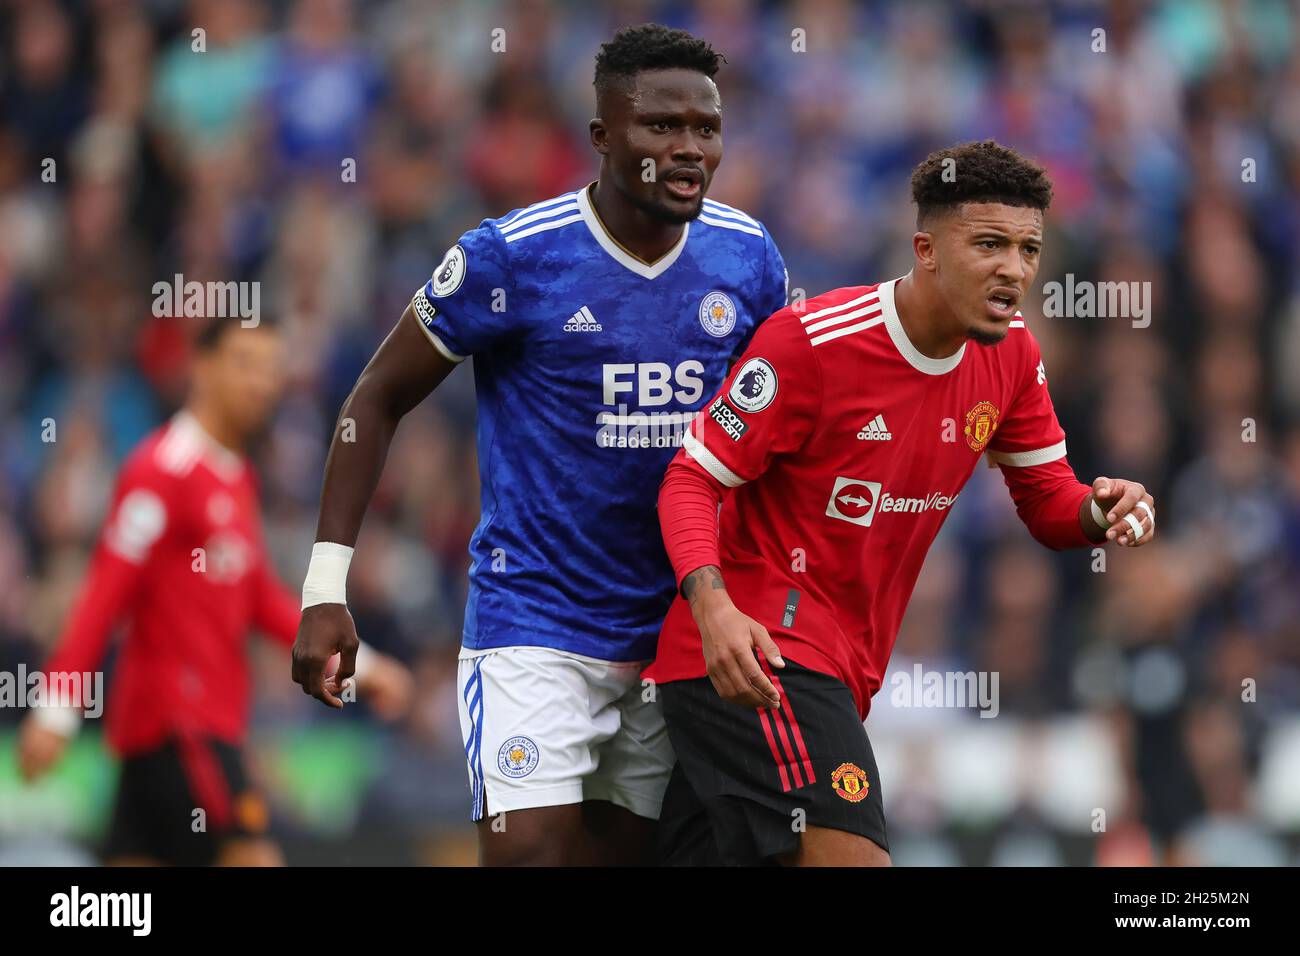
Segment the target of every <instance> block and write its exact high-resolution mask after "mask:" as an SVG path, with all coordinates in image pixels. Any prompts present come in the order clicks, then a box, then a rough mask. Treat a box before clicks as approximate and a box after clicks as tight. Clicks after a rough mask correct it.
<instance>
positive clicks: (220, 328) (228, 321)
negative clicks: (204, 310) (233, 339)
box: [194, 313, 279, 352]
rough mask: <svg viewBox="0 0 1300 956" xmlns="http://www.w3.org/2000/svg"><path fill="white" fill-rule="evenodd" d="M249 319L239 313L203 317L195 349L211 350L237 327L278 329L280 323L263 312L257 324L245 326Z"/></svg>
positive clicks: (197, 333) (197, 350)
mask: <svg viewBox="0 0 1300 956" xmlns="http://www.w3.org/2000/svg"><path fill="white" fill-rule="evenodd" d="M247 321H248V320H247V319H244V318H241V317H240V316H237V315H232V316H224V317H220V318H213V319H202V320H201V324H200V325H199V330H198V332H196V333H195V335H194V351H196V352H211V351H213V350H214V349H216V348H217V346H219V345H220V344H221V340H222V339H223V338H225V337H226V334H227V333H228V332H231V331H234V330H235V329H243V328H267V329H276V328H278V327H279V323H278V322H277V320H276V319H275V317H274V316H271V315H267V314H265V313H264V314H262V315H260V316H258V319H257V325H256V326H251V325H250V326H245V325H244V323H245V322H247Z"/></svg>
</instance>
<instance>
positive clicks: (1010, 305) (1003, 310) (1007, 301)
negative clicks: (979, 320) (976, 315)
mask: <svg viewBox="0 0 1300 956" xmlns="http://www.w3.org/2000/svg"><path fill="white" fill-rule="evenodd" d="M1019 301H1020V297H1019V296H1018V295H1016V294H1015V293H1014V292H1008V291H1005V290H1001V289H999V290H997V291H994V292H992V293H990V294H989V297H988V306H989V311H990V312H992V313H993V315H994V317H996V318H999V319H1009V318H1011V316H1013V315H1015V314H1016V303H1017V302H1019Z"/></svg>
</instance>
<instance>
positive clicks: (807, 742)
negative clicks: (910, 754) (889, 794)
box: [658, 661, 889, 866]
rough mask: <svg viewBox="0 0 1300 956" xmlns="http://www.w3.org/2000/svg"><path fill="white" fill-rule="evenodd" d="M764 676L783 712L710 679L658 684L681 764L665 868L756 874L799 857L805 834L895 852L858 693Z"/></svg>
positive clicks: (665, 821)
mask: <svg viewBox="0 0 1300 956" xmlns="http://www.w3.org/2000/svg"><path fill="white" fill-rule="evenodd" d="M763 668H764V670H765V671H766V673H767V674H768V675H769V677H770V678H771V680H772V682H773V684H774V685H776V688H777V692H778V693H780V695H781V706H780V707H778V708H775V709H769V708H762V709H754V708H747V707H739V706H737V705H735V704H730V703H727V702H726V701H724V700H723V699H722V698H721V697H719V696H718V692H717V691H716V690H714V688H713V684H712V683H711V682H710V681H709V679H708V678H707V677H701V678H698V679H695V680H680V681H671V682H668V683H665V684H662V685H660V687H659V699H660V702H661V703H662V705H663V710H664V720H665V722H666V723H667V725H668V737H669V739H670V740H671V741H672V745H673V749H674V750H676V752H677V764H676V766H675V767H674V768H673V774H672V777H671V779H670V780H669V783H668V790H667V793H666V794H665V795H664V804H663V811H662V813H661V815H660V818H659V841H658V842H659V854H660V861H661V862H662V863H663V864H665V865H668V866H755V865H764V864H771V863H773V862H774V859H773V858H774V857H776V856H778V855H780V854H784V853H787V852H789V851H793V850H795V849H796V848H797V847H798V843H799V834H800V833H801V832H803V829H804V828H805V827H807V826H817V827H826V828H829V829H834V830H846V831H848V832H850V833H858V834H861V835H862V836H865V837H866V838H867V839H869V840H871V841H872V842H873V843H875V844H876V845H877V846H879V847H881V848H882V849H884V850H885V851H886V852H888V850H889V841H888V839H887V837H886V834H885V810H884V803H883V801H882V799H881V793H880V775H879V773H878V772H877V770H876V758H875V756H874V755H873V754H872V752H871V741H870V740H868V739H867V731H866V729H865V728H864V727H863V725H862V720H861V718H860V717H859V716H858V710H857V706H856V705H855V703H854V700H853V693H852V691H850V690H849V689H848V687H846V686H845V685H844V684H843V683H842V682H840V681H839V680H838V679H836V678H834V677H831V676H829V675H827V674H823V673H820V672H818V671H814V670H810V669H809V668H807V667H803V666H801V665H799V664H796V663H794V662H793V661H786V665H785V667H784V668H782V669H779V670H777V669H774V668H771V667H769V666H768V665H767V664H766V662H764V663H763Z"/></svg>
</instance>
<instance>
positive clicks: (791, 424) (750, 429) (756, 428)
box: [678, 309, 822, 488]
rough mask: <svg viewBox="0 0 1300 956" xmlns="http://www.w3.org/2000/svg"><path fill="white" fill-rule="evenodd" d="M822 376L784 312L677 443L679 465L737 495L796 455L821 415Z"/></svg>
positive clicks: (765, 327)
mask: <svg viewBox="0 0 1300 956" xmlns="http://www.w3.org/2000/svg"><path fill="white" fill-rule="evenodd" d="M821 401H822V382H821V369H820V366H819V365H818V363H817V358H816V356H815V355H813V351H812V345H811V344H810V342H809V340H808V335H807V334H806V333H805V332H804V330H803V326H802V325H801V324H800V322H799V318H798V316H796V315H795V314H794V313H793V312H792V311H791V310H790V309H782V310H781V311H780V312H777V313H776V314H775V315H773V316H772V317H771V318H770V319H768V320H767V321H766V322H764V323H763V324H762V325H760V326H759V327H758V331H757V332H756V333H754V338H753V339H752V340H751V341H750V343H749V348H747V349H746V350H745V353H744V354H743V355H742V356H741V357H740V360H739V361H738V362H737V363H736V364H735V366H734V367H733V368H732V370H731V374H730V375H728V376H727V381H726V382H725V383H724V384H723V386H722V391H721V392H719V393H718V395H717V396H715V397H714V399H713V401H711V402H710V403H709V404H708V405H707V406H706V407H705V408H704V409H702V410H701V411H700V412H699V414H697V415H696V416H695V418H694V420H693V421H692V423H691V428H690V430H689V431H688V432H687V433H686V434H685V435H683V436H682V450H681V451H680V452H679V453H678V457H679V458H680V457H683V456H685V457H689V458H691V459H693V460H694V461H696V462H698V463H699V465H700V466H701V467H702V468H703V469H704V470H705V471H706V472H708V473H709V474H710V475H711V476H712V477H713V478H714V479H715V480H717V482H718V483H719V484H721V485H722V486H723V487H726V488H736V487H739V486H740V485H743V484H744V483H745V482H747V481H753V480H754V479H755V478H757V477H758V476H759V475H761V474H762V473H763V472H765V471H767V469H768V466H769V465H770V464H771V462H772V459H773V458H775V457H776V456H777V455H781V454H786V453H789V452H792V451H796V450H797V449H798V448H799V447H800V446H801V445H803V443H804V442H805V441H806V440H807V438H808V436H809V435H811V434H812V431H813V427H814V426H815V425H816V422H817V416H818V414H819V412H820V410H821Z"/></svg>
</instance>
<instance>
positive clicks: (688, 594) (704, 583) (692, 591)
mask: <svg viewBox="0 0 1300 956" xmlns="http://www.w3.org/2000/svg"><path fill="white" fill-rule="evenodd" d="M706 587H708V588H710V589H711V590H714V591H725V590H726V589H727V585H726V583H725V582H724V581H723V580H722V571H721V570H720V569H719V568H718V567H717V566H716V565H713V564H709V565H705V566H704V567H702V568H698V569H697V570H695V571H692V572H691V573H690V574H688V575H686V577H685V578H683V579H682V597H684V598H686V600H687V602H688V603H689V602H691V601H694V600H695V596H696V595H697V594H699V593H700V591H701V590H703V589H704V588H706Z"/></svg>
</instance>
